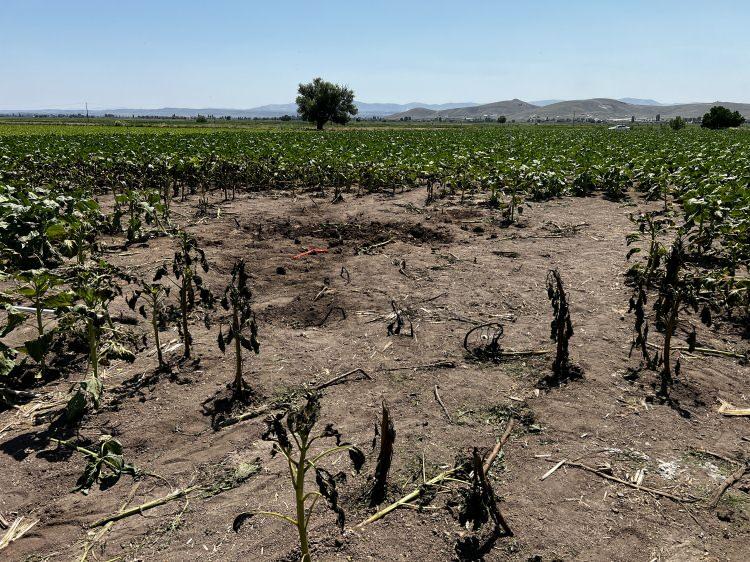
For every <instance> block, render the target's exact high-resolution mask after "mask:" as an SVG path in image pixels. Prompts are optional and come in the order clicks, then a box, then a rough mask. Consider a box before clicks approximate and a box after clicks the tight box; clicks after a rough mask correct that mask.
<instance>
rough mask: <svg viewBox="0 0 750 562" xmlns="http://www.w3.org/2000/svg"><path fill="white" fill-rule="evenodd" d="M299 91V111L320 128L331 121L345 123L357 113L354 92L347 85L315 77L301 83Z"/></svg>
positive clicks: (303, 116)
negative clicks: (305, 82) (310, 80)
mask: <svg viewBox="0 0 750 562" xmlns="http://www.w3.org/2000/svg"><path fill="white" fill-rule="evenodd" d="M297 92H298V93H299V95H298V96H297V112H298V113H299V114H300V116H301V117H302V119H304V120H305V121H310V122H311V123H315V126H316V127H317V129H318V130H321V129H323V125H325V124H326V123H328V122H329V121H332V122H334V123H337V124H339V125H344V124H346V123H348V122H349V120H350V119H351V116H352V115H356V114H357V106H355V105H354V92H353V91H352V90H350V89H349V88H347V87H346V86H340V85H338V84H332V83H331V82H326V81H325V80H323V79H322V78H315V79H314V80H313V81H312V82H310V83H308V84H300V85H299V88H298V90H297Z"/></svg>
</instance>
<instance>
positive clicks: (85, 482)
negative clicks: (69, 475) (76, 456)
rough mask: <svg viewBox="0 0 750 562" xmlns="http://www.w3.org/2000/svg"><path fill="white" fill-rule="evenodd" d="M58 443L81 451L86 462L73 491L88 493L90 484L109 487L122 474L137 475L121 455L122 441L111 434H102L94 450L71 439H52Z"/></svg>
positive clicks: (137, 472)
mask: <svg viewBox="0 0 750 562" xmlns="http://www.w3.org/2000/svg"><path fill="white" fill-rule="evenodd" d="M53 441H54V442H56V443H57V444H59V445H63V446H65V447H69V448H72V449H75V450H76V451H78V452H79V453H83V454H84V455H85V456H86V457H87V458H88V462H87V464H86V468H85V469H84V470H83V474H81V476H80V478H79V479H78V482H77V483H76V487H75V489H74V490H73V491H74V492H81V493H83V494H84V495H88V493H89V491H90V490H91V488H92V486H94V485H96V484H99V485H101V486H102V487H111V486H114V485H115V484H117V482H118V481H119V480H120V477H121V476H122V475H123V474H129V475H131V476H133V477H137V476H139V474H140V472H139V471H138V470H137V469H136V468H135V466H133V465H132V464H130V463H126V462H125V459H124V457H123V448H122V443H120V442H119V441H118V440H117V439H115V438H114V437H112V436H111V435H102V436H101V437H100V438H99V443H98V446H97V448H96V450H92V449H88V448H86V447H81V446H79V445H76V444H75V443H73V442H72V441H63V440H59V439H53Z"/></svg>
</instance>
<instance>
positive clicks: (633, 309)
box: [628, 281, 659, 369]
mask: <svg viewBox="0 0 750 562" xmlns="http://www.w3.org/2000/svg"><path fill="white" fill-rule="evenodd" d="M643 286H644V281H641V282H639V283H638V287H637V288H636V291H635V295H633V296H632V297H630V307H629V309H628V312H629V313H634V314H635V326H634V332H635V333H634V335H633V343H632V345H631V346H630V354H629V356H630V355H632V354H633V350H635V348H636V347H637V348H638V349H639V350H640V352H641V362H642V364H643V365H644V366H645V367H646V368H648V369H655V368H656V365H657V364H658V363H659V354H658V353H656V354H655V355H654V356H653V357H652V356H651V353H650V352H649V350H648V331H649V325H648V319H647V318H646V304H647V302H648V296H647V294H646V291H645V290H644V288H643Z"/></svg>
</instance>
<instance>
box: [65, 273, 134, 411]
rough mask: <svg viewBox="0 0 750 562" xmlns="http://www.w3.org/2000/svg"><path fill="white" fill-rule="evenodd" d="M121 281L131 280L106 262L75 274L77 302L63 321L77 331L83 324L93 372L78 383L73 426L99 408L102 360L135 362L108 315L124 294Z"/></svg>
mask: <svg viewBox="0 0 750 562" xmlns="http://www.w3.org/2000/svg"><path fill="white" fill-rule="evenodd" d="M118 279H125V280H127V281H131V280H132V278H130V277H129V276H127V275H125V274H123V273H122V272H120V271H119V270H117V269H116V268H114V267H112V266H110V265H109V264H107V263H106V262H99V263H97V264H95V265H92V266H87V267H80V268H78V269H77V271H76V273H75V277H74V279H73V292H74V295H75V298H76V299H77V300H76V303H75V304H74V305H73V306H71V307H70V310H69V312H68V314H66V316H65V317H64V318H63V320H62V326H63V327H68V328H74V327H75V326H76V325H82V327H83V331H84V334H85V339H86V342H87V344H88V357H89V369H90V373H89V375H88V377H87V378H86V379H85V380H83V381H80V382H79V383H78V387H77V389H76V390H75V391H74V393H73V396H72V397H71V399H70V401H69V402H68V405H67V408H66V417H67V419H68V421H69V422H70V423H74V422H76V421H78V420H80V419H81V417H82V416H83V415H84V414H85V413H86V412H87V411H88V410H89V409H90V407H91V406H93V408H98V407H99V402H100V399H101V395H102V391H103V385H102V380H101V369H100V367H101V361H102V360H103V359H105V358H117V359H124V360H126V361H133V360H134V359H135V355H134V354H133V353H132V352H131V351H130V350H128V349H127V348H126V347H124V346H123V345H122V343H120V341H118V340H119V339H120V338H119V336H120V335H121V334H120V333H119V332H118V330H117V329H116V328H115V327H114V324H113V323H112V320H111V318H110V315H109V306H110V304H111V303H112V301H113V300H114V299H115V298H116V297H117V296H119V295H121V294H122V289H121V288H120V286H119V285H118V282H117V281H118Z"/></svg>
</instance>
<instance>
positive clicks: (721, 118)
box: [701, 105, 745, 129]
mask: <svg viewBox="0 0 750 562" xmlns="http://www.w3.org/2000/svg"><path fill="white" fill-rule="evenodd" d="M744 122H745V118H744V117H743V116H742V115H740V112H739V111H731V110H729V109H727V108H726V107H724V106H722V105H715V106H713V107H712V108H711V111H709V112H708V113H706V114H705V115H704V116H703V121H701V127H705V128H707V129H726V128H728V127H739V126H740V125H742V124H743V123H744Z"/></svg>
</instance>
